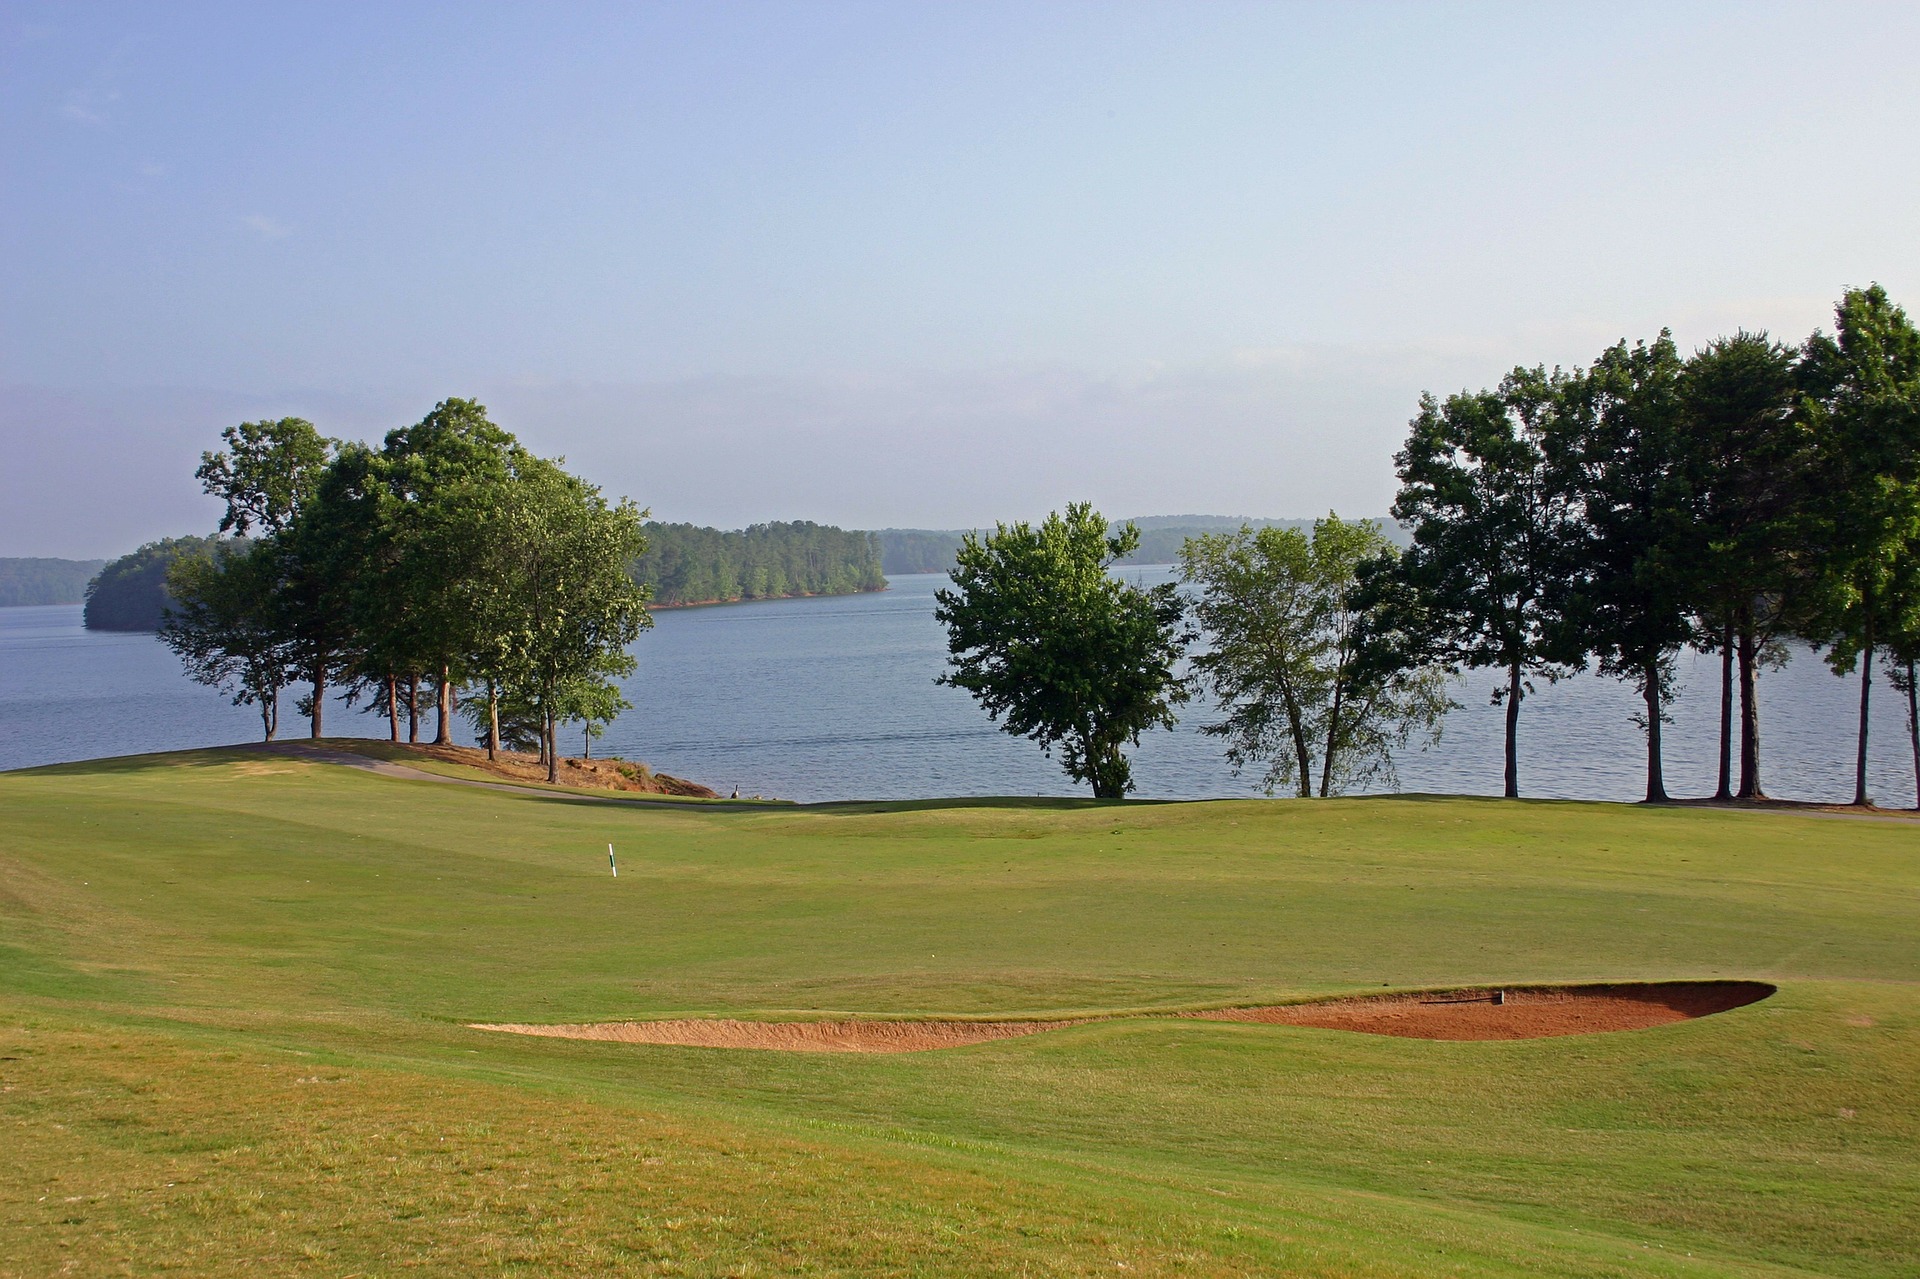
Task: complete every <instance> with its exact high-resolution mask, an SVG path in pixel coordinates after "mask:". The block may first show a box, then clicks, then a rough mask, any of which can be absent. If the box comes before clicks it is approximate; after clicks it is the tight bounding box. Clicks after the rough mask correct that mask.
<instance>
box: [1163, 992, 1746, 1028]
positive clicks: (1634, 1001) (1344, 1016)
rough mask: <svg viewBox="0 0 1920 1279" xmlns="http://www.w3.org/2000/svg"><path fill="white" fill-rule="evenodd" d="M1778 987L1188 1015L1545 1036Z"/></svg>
mask: <svg viewBox="0 0 1920 1279" xmlns="http://www.w3.org/2000/svg"><path fill="white" fill-rule="evenodd" d="M1773 992H1774V987H1772V986H1769V985H1768V984H1767V983H1765V982H1758V981H1671V982H1649V983H1640V982H1634V983H1626V984H1619V985H1607V986H1530V987H1526V986H1523V987H1508V988H1507V989H1505V990H1449V991H1427V992H1424V993H1421V994H1417V995H1377V996H1376V995H1368V996H1365V997H1362V998H1358V999H1330V1000H1323V1001H1320V1002H1318V1003H1311V1004H1277V1005H1274V1006H1272V1007H1268V1008H1222V1009H1219V1010H1217V1011H1214V1012H1204V1013H1189V1014H1187V1016H1190V1017H1199V1018H1203V1019H1205V1020H1208V1021H1249V1022H1262V1023H1266V1024H1272V1025H1283V1026H1317V1027H1319V1028H1321V1029H1323V1030H1357V1031H1360V1032H1362V1033H1364V1034H1369V1035H1399V1036H1402V1037H1404V1038H1408V1039H1544V1038H1546V1037H1548V1036H1550V1035H1592V1034H1598V1033H1600V1032H1602V1031H1610V1030H1645V1029H1646V1028H1647V1027H1649V1026H1664V1025H1666V1024H1667V1023H1669V1022H1676V1021H1686V1020H1688V1019H1689V1018H1693V1017H1706V1016H1710V1015H1711V1014H1713V1013H1723V1012H1726V1011H1727V1010H1728V1009H1730V1008H1742V1007H1745V1006H1746V1005H1747V1004H1751V1003H1755V1002H1757V1001H1759V1000H1762V999H1765V998H1766V997H1767V996H1768V995H1771V994H1773Z"/></svg>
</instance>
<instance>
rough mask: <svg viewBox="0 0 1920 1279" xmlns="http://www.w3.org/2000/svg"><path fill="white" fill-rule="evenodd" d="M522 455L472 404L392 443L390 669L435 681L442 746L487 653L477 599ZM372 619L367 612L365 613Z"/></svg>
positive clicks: (385, 538) (384, 519)
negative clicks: (465, 686) (472, 666)
mask: <svg viewBox="0 0 1920 1279" xmlns="http://www.w3.org/2000/svg"><path fill="white" fill-rule="evenodd" d="M523 456H524V450H522V449H521V448H520V445H519V443H518V442H517V441H516V440H515V439H514V438H513V436H512V435H511V434H510V433H508V432H507V431H504V430H502V429H501V428H500V427H498V426H496V425H495V424H494V423H493V422H492V421H490V420H489V419H488V417H487V411H486V407H485V406H484V405H482V404H479V403H478V402H476V401H473V400H462V399H447V400H442V401H441V402H440V403H439V404H436V405H435V406H434V407H433V410H432V411H431V412H429V413H428V414H427V415H426V417H424V418H422V419H421V420H420V421H419V422H418V423H416V424H415V425H413V426H409V427H403V428H401V429H399V430H396V431H391V432H389V433H388V435H387V437H386V440H385V443H384V445H383V447H382V449H381V453H380V457H379V470H380V476H381V478H382V480H383V481H384V491H383V498H384V502H383V508H382V511H381V515H380V534H379V539H378V544H379V553H378V564H379V570H380V571H379V573H378V575H377V579H376V581H375V583H374V584H373V586H372V595H373V599H374V600H375V602H376V603H375V608H376V613H375V617H376V618H377V622H378V625H377V630H378V633H379V636H380V639H381V642H382V647H383V650H384V651H383V653H382V657H383V658H384V660H385V661H386V662H387V663H388V664H390V665H392V664H395V663H399V664H404V665H408V666H410V667H411V669H412V671H413V672H416V673H419V672H424V673H426V674H428V675H430V676H431V677H432V680H433V684H434V698H433V700H434V704H435V707H436V709H437V711H438V724H437V729H438V731H437V733H436V735H435V739H434V740H435V741H436V742H437V743H439V744H441V745H446V744H448V743H449V742H450V741H451V740H452V716H453V712H454V708H455V689H456V687H457V686H458V685H459V684H460V683H462V682H464V680H465V679H466V677H467V676H468V675H469V674H470V673H471V672H469V671H468V669H467V666H468V662H467V659H468V657H469V656H470V655H472V654H473V653H474V651H475V650H476V649H478V648H480V647H483V646H484V645H485V643H486V637H485V636H484V635H482V634H481V633H480V632H479V630H478V623H479V621H480V618H481V615H482V612H483V610H482V609H481V608H480V607H479V606H478V596H479V595H480V594H481V593H483V592H485V591H487V590H489V589H490V588H489V586H488V585H487V584H486V583H484V582H483V581H482V580H481V579H482V577H483V576H484V573H485V568H484V565H485V564H486V563H487V551H488V548H487V541H488V537H489V532H488V525H489V523H490V521H491V520H492V519H493V516H494V512H495V511H496V509H497V508H498V507H499V505H500V503H501V502H502V501H503V500H504V497H505V493H506V490H507V488H508V485H509V483H510V482H511V479H512V476H513V472H514V468H515V465H516V463H517V462H518V461H519V460H520V459H521V458H522V457H523ZM364 611H366V610H365V609H364V607H363V612H364Z"/></svg>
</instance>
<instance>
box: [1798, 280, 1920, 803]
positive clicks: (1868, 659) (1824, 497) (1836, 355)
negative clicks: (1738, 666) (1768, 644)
mask: <svg viewBox="0 0 1920 1279" xmlns="http://www.w3.org/2000/svg"><path fill="white" fill-rule="evenodd" d="M1834 328H1835V332H1834V336H1832V337H1828V336H1827V335H1825V334H1823V333H1815V334H1814V335H1813V337H1811V338H1810V339H1808V341H1807V344H1806V348H1805V352H1804V355H1803V357H1802V360H1801V373H1802V386H1803V387H1804V388H1805V391H1806V395H1805V398H1804V399H1803V400H1802V402H1801V405H1802V413H1803V415H1804V417H1805V419H1806V422H1807V426H1808V429H1809V431H1810V433H1811V435H1812V438H1813V447H1814V452H1815V458H1814V463H1813V471H1814V476H1815V490H1814V491H1815V494H1816V496H1815V499H1814V501H1813V502H1812V503H1811V504H1810V505H1811V512H1810V519H1809V524H1810V526H1811V541H1812V543H1813V547H1814V551H1815V558H1816V561H1817V563H1818V564H1819V565H1820V569H1821V571H1820V591H1819V606H1818V607H1817V608H1816V609H1815V610H1813V612H1812V614H1811V616H1810V618H1809V620H1808V622H1807V624H1806V626H1805V635H1806V638H1808V639H1809V640H1811V641H1813V642H1815V643H1826V644H1828V645H1830V648H1829V653H1828V662H1829V664H1830V665H1831V666H1832V667H1833V669H1834V672H1835V673H1836V674H1841V675H1845V674H1849V673H1851V672H1852V671H1853V670H1854V669H1855V667H1858V668H1859V671H1860V722H1859V731H1858V737H1857V740H1856V743H1855V756H1854V796H1853V802H1854V803H1856V804H1866V803H1867V802H1868V801H1869V796H1868V793H1867V724H1868V709H1869V706H1870V704H1871V698H1872V689H1873V663H1874V660H1875V658H1876V656H1877V654H1878V652H1879V645H1880V641H1881V638H1882V636H1883V635H1884V634H1886V633H1887V632H1888V628H1889V625H1891V626H1892V627H1894V628H1896V629H1904V616H1903V615H1904V614H1906V613H1909V612H1911V611H1912V610H1913V609H1914V608H1915V602H1914V601H1911V600H1906V599H1901V598H1899V596H1898V593H1897V592H1896V591H1895V590H1894V588H1895V587H1896V585H1897V584H1898V583H1899V581H1900V580H1901V577H1900V561H1901V559H1902V557H1903V556H1905V555H1907V554H1910V552H1911V548H1912V546H1913V545H1914V544H1915V542H1916V541H1920V331H1916V330H1915V328H1914V326H1913V323H1912V321H1910V320H1909V319H1908V318H1907V314H1906V312H1905V311H1903V310H1902V309H1901V308H1900V307H1898V306H1895V305H1894V304H1893V302H1892V301H1891V300H1890V299H1889V298H1888V297H1887V292H1886V290H1885V289H1883V288H1881V287H1880V286H1879V285H1877V284H1876V285H1873V286H1871V287H1869V288H1865V289H1852V290H1849V291H1848V292H1847V293H1846V294H1845V296H1843V297H1842V298H1841V299H1840V303H1839V305H1838V306H1837V307H1836V308H1835V310H1834Z"/></svg>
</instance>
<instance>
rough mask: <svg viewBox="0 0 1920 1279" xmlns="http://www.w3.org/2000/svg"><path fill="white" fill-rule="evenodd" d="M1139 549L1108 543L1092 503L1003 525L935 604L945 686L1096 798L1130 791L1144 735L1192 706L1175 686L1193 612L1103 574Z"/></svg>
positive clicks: (1128, 531) (1124, 534) (1173, 596)
mask: <svg viewBox="0 0 1920 1279" xmlns="http://www.w3.org/2000/svg"><path fill="white" fill-rule="evenodd" d="M1138 541H1139V531H1138V530H1137V529H1135V528H1133V526H1131V525H1128V526H1126V527H1124V528H1123V529H1121V530H1120V531H1119V532H1118V533H1117V534H1114V535H1112V536H1109V534H1108V529H1107V522H1106V520H1105V519H1103V518H1102V517H1101V516H1100V515H1099V513H1097V512H1096V511H1094V509H1093V507H1092V506H1091V505H1090V504H1088V503H1085V502H1080V503H1075V504H1073V505H1070V506H1068V507H1067V511H1066V515H1065V516H1064V517H1063V516H1062V515H1060V514H1059V513H1058V512H1054V513H1053V514H1050V515H1048V516H1047V518H1046V521H1045V522H1044V523H1042V524H1041V525H1040V527H1038V528H1033V527H1031V526H1030V525H1028V524H1026V523H1024V522H1023V523H1018V524H1012V525H1008V524H1001V525H999V526H998V527H997V528H996V530H995V531H994V532H993V533H992V534H990V535H988V536H986V537H984V538H983V537H979V536H977V535H975V534H971V533H969V534H968V535H967V536H966V538H965V539H964V540H963V542H962V543H961V547H960V553H959V559H958V563H957V564H956V565H955V566H954V568H953V569H952V570H951V571H950V574H949V576H950V577H951V578H952V581H953V585H952V587H950V588H949V587H943V588H941V590H940V591H939V592H938V593H937V594H936V596H935V598H936V600H937V601H938V604H937V607H936V608H935V610H934V616H935V618H937V619H938V620H939V621H940V622H941V623H942V624H944V625H945V626H946V628H947V649H948V653H949V658H948V661H949V665H950V667H951V669H950V670H949V671H948V673H947V674H945V675H942V676H941V677H940V680H939V682H940V683H943V684H949V685H952V686H953V687H955V688H963V689H965V690H966V691H967V692H969V693H971V694H973V696H974V698H975V699H976V700H977V701H979V703H980V704H981V706H982V707H984V708H985V709H986V711H987V714H988V715H989V716H991V717H992V718H993V719H994V720H996V721H1001V724H1000V726H1001V729H1002V730H1003V731H1005V732H1008V733H1013V734H1016V735H1018V736H1023V737H1029V738H1032V739H1033V740H1034V741H1036V742H1038V743H1039V744H1040V747H1041V749H1042V750H1044V751H1046V752H1047V753H1048V754H1052V753H1053V751H1054V749H1055V748H1056V747H1058V748H1059V750H1060V752H1061V763H1062V765H1063V766H1064V767H1065V769H1066V771H1067V775H1068V776H1069V777H1072V778H1073V779H1074V780H1075V781H1080V782H1088V783H1091V785H1092V787H1093V793H1094V797H1095V798H1096V799H1121V798H1124V797H1125V796H1126V794H1127V793H1128V792H1129V791H1131V790H1132V789H1133V775H1132V767H1131V765H1130V763H1129V761H1128V759H1127V757H1126V754H1125V752H1124V747H1126V746H1127V745H1129V744H1134V745H1137V744H1138V743H1139V741H1140V734H1141V733H1142V732H1143V731H1145V730H1147V729H1151V728H1154V727H1168V728H1171V727H1172V726H1173V724H1174V719H1175V717H1174V710H1173V708H1174V707H1175V706H1177V705H1179V704H1180V703H1182V702H1184V701H1186V700H1187V692H1186V689H1185V687H1184V685H1183V684H1182V682H1181V680H1180V679H1179V678H1178V677H1177V676H1176V674H1175V667H1176V665H1177V664H1178V662H1179V660H1180V657H1181V654H1182V651H1183V649H1184V644H1185V640H1184V636H1183V634H1182V632H1181V625H1180V623H1181V618H1182V616H1183V614H1184V612H1185V606H1184V604H1183V603H1182V601H1181V599H1180V596H1179V593H1178V591H1177V590H1176V588H1175V587H1174V586H1173V584H1172V583H1166V584H1163V585H1160V586H1155V587H1149V588H1142V587H1139V586H1133V585H1129V584H1127V583H1124V582H1120V581H1117V580H1115V579H1114V578H1113V577H1112V576H1110V575H1109V574H1108V572H1107V569H1108V567H1109V566H1110V565H1111V564H1112V563H1113V562H1114V561H1115V560H1117V559H1119V558H1121V557H1122V556H1125V555H1126V554H1127V553H1128V552H1130V551H1131V550H1132V549H1133V548H1134V546H1135V545H1136V544H1137V543H1138Z"/></svg>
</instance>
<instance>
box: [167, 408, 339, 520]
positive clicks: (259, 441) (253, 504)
mask: <svg viewBox="0 0 1920 1279" xmlns="http://www.w3.org/2000/svg"><path fill="white" fill-rule="evenodd" d="M220 437H221V438H222V439H223V440H225V441H226V442H227V447H226V448H224V449H221V450H220V451H218V452H212V453H202V454H201V455H200V467H199V469H198V470H196V471H195V472H194V478H195V479H197V480H199V481H200V484H201V487H202V488H204V489H205V490H206V491H207V492H208V493H209V494H211V495H212V496H214V497H217V498H219V499H220V500H221V501H223V502H225V503H226V504H227V509H226V513H225V514H224V515H222V516H221V517H220V531H221V532H222V533H227V532H233V533H238V534H240V535H242V536H245V535H246V534H247V533H248V532H249V531H251V530H252V529H254V528H256V527H257V528H259V529H260V531H261V532H262V533H265V534H273V533H278V532H280V531H281V530H282V529H284V528H286V527H287V526H288V525H290V524H292V523H293V521H294V519H295V517H297V516H298V515H299V513H300V508H301V507H302V506H303V505H305V503H306V501H307V499H308V498H310V497H311V496H312V495H313V491H314V489H315V488H316V487H317V486H318V484H319V482H320V476H321V474H322V473H323V472H324V471H325V470H326V467H327V462H328V459H329V458H330V457H331V455H332V444H333V442H332V441H331V440H328V439H327V438H326V437H325V436H323V435H321V434H320V432H319V431H317V430H316V429H314V425H313V423H311V422H309V421H307V420H306V419H305V418H298V417H283V418H281V419H279V420H278V421H260V422H242V423H241V424H240V425H238V426H230V427H227V428H226V429H225V430H223V431H222V432H220Z"/></svg>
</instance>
